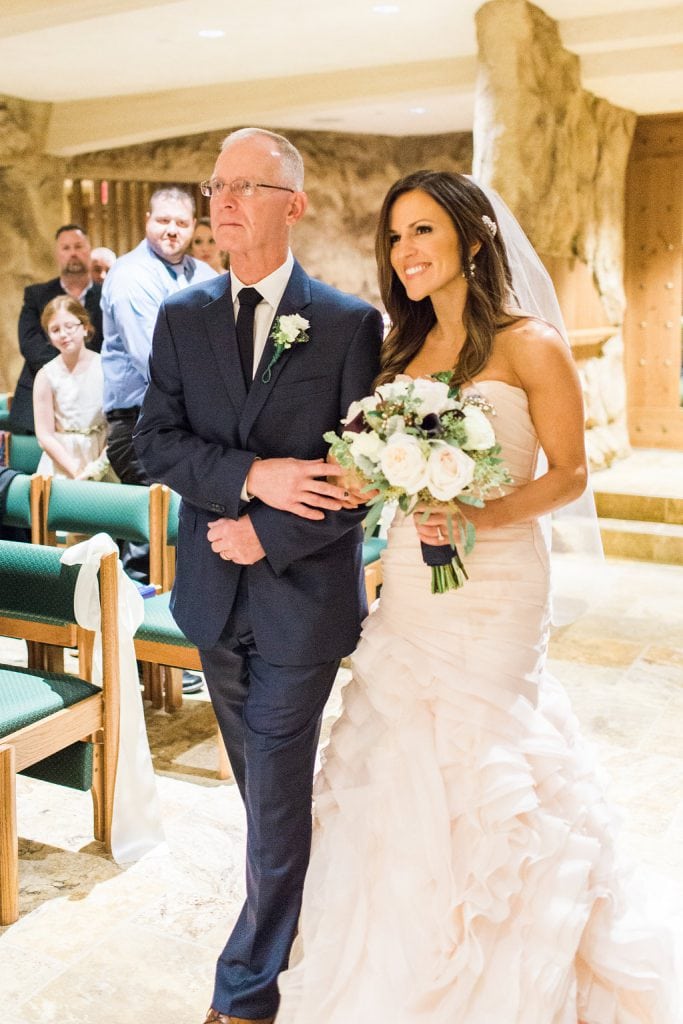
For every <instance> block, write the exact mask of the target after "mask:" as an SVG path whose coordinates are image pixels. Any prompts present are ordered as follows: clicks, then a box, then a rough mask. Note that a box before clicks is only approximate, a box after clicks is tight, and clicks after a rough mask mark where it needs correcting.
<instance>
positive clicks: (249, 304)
mask: <svg viewBox="0 0 683 1024" xmlns="http://www.w3.org/2000/svg"><path fill="white" fill-rule="evenodd" d="M237 298H238V299H239V304H240V308H239V312H238V314H237V323H236V324H235V327H236V329H237V344H238V346H239V350H240V362H241V364H242V373H243V374H244V383H245V384H246V385H247V391H248V390H249V388H250V387H251V381H252V378H253V376H254V309H255V308H256V306H258V304H259V302H260V301H261V299H262V298H263V296H262V295H261V294H260V293H259V292H257V291H256V289H255V288H242V290H241V291H239V292H238V293H237Z"/></svg>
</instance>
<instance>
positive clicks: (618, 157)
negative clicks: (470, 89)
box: [473, 0, 636, 465]
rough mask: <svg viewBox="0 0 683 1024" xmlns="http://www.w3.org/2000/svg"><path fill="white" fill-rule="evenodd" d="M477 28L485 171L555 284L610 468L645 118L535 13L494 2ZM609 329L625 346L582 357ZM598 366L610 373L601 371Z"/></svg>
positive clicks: (623, 438)
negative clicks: (629, 189) (630, 178)
mask: <svg viewBox="0 0 683 1024" xmlns="http://www.w3.org/2000/svg"><path fill="white" fill-rule="evenodd" d="M476 24H477V37H478V43H479V74H478V81H477V93H476V102H475V119H474V160H473V169H474V174H475V176H476V177H477V178H478V179H479V180H480V181H482V182H483V183H484V184H487V185H491V186H493V188H495V189H496V190H497V191H498V192H499V193H500V194H501V195H502V196H503V198H504V199H505V201H506V202H507V203H508V205H509V206H510V208H511V209H512V212H513V213H514V214H515V216H516V217H517V218H518V219H519V221H520V223H521V225H522V227H523V228H524V230H525V232H526V233H527V235H528V236H529V238H530V239H531V241H532V242H533V244H534V246H535V247H536V250H537V251H538V253H539V254H540V255H541V257H542V258H543V260H544V261H545V262H546V265H547V266H548V268H549V270H550V272H551V274H552V275H553V277H554V279H555V283H556V287H557V288H558V293H559V295H560V300H561V302H562V303H563V307H564V311H565V317H566V319H567V322H568V327H569V328H570V330H571V331H572V334H573V339H572V340H573V343H576V344H577V348H576V351H575V354H576V355H577V362H578V363H579V367H580V370H581V371H582V376H583V378H584V383H585V385H586V388H585V390H586V395H587V404H588V424H589V425H590V426H595V427H598V428H600V432H599V434H596V435H595V438H594V440H595V442H596V443H595V444H593V443H592V440H591V437H590V433H591V431H590V430H589V448H590V449H591V458H592V461H593V463H594V464H595V465H607V464H609V462H610V461H611V460H612V459H613V458H614V457H615V456H616V455H619V454H622V453H625V452H626V451H627V450H628V441H627V434H626V419H625V386H624V373H623V365H622V362H623V360H622V345H621V336H620V328H621V324H622V321H623V315H624V306H625V299H624V290H623V265H624V256H623V232H624V190H625V176H626V162H627V159H628V153H629V149H630V146H631V140H632V137H633V131H634V128H635V121H636V116H635V114H633V113H632V112H631V111H627V110H623V109H621V108H619V107H615V106H613V105H612V104H611V103H608V102H607V100H603V99H600V98H598V97H597V96H594V95H593V94H592V93H589V92H587V91H586V90H585V89H584V88H583V87H582V85H581V73H580V64H579V59H578V57H577V56H576V55H575V54H572V53H570V52H569V51H568V50H565V49H564V47H563V46H562V42H561V39H560V34H559V31H558V27H557V23H556V22H554V21H553V20H552V19H551V18H549V17H548V16H547V15H546V14H545V13H544V12H543V11H542V10H540V9H539V8H538V7H536V6H534V5H533V4H530V3H527V2H526V0H491V2H490V3H486V4H484V6H483V7H481V8H480V9H479V11H478V12H477V15H476ZM577 296H578V297H579V301H577ZM610 325H613V327H614V330H613V331H612V332H610V331H609V330H604V332H603V341H604V340H606V339H607V338H609V337H610V333H611V334H612V337H613V338H616V340H613V341H612V342H611V344H610V345H609V346H606V347H605V349H602V350H600V353H599V355H597V356H595V355H594V354H593V355H592V356H590V353H589V350H588V346H587V345H584V352H583V356H584V357H583V358H582V353H581V350H580V347H579V346H580V344H581V342H582V341H584V342H587V341H588V340H590V344H591V345H592V346H593V352H594V350H595V345H596V343H597V337H596V338H590V339H589V337H588V332H589V331H590V330H591V329H593V328H596V329H598V328H600V327H603V328H609V326H610ZM582 330H583V332H584V333H583V335H581V334H580V332H581V331H582ZM589 356H590V357H589ZM596 360H597V361H598V362H600V363H605V365H604V366H595V365H591V364H593V363H595V362H596ZM607 364H609V365H607ZM615 374H616V377H615ZM597 379H601V380H603V381H604V386H605V387H606V388H608V389H609V392H610V393H609V395H608V396H604V395H602V396H601V395H600V393H599V392H600V388H597V392H598V394H597V396H596V384H595V382H596V380H597ZM615 405H616V408H615ZM607 410H609V412H607ZM610 425H613V426H612V427H611V428H610ZM605 428H610V429H608V430H607V431H605ZM598 439H599V440H598Z"/></svg>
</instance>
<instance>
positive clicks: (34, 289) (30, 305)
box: [9, 224, 102, 434]
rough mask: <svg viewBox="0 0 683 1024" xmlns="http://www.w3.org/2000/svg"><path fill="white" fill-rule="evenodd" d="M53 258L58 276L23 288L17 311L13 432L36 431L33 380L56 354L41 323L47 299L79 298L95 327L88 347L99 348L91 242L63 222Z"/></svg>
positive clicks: (98, 287)
mask: <svg viewBox="0 0 683 1024" xmlns="http://www.w3.org/2000/svg"><path fill="white" fill-rule="evenodd" d="M55 260H56V262H57V269H58V270H59V276H58V277H53V278H52V279H51V280H50V281H44V282H43V283H41V284H30V285H29V286H28V288H26V289H25V291H24V305H23V306H22V308H21V313H20V314H19V348H20V349H21V354H22V356H23V357H24V365H23V367H22V369H21V373H20V374H19V380H18V381H17V384H16V388H15V390H14V398H13V400H12V408H11V409H10V414H9V428H10V430H11V431H12V432H13V433H15V434H35V425H34V423H33V381H34V379H35V376H36V374H37V373H38V370H39V369H40V368H41V366H45V363H49V362H50V360H51V359H54V358H55V356H57V355H58V354H59V353H58V352H57V349H56V348H55V347H54V345H53V344H52V343H51V342H50V340H49V339H48V337H47V335H46V334H45V331H44V330H43V328H42V327H41V326H40V317H41V315H42V312H43V310H44V309H45V307H46V306H47V304H48V302H50V300H51V299H55V298H56V297H57V296H58V295H71V296H72V297H73V298H74V299H78V301H79V302H81V303H82V304H83V305H84V306H85V308H86V309H87V311H88V313H89V314H90V319H91V321H92V325H93V327H94V328H95V333H94V334H93V336H92V338H91V339H90V341H88V343H87V346H88V348H91V349H93V350H94V351H95V352H99V351H100V349H101V347H102V310H101V309H100V295H101V291H102V288H101V285H99V284H95V283H94V282H93V281H92V278H91V276H90V242H89V241H88V236H87V235H86V233H85V232H84V230H83V228H81V227H79V226H78V224H63V225H62V227H61V228H58V229H57V233H56V235H55Z"/></svg>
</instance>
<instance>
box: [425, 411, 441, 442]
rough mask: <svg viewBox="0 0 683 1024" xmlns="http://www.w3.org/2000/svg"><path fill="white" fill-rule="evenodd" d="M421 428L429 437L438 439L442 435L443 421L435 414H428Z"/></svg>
mask: <svg viewBox="0 0 683 1024" xmlns="http://www.w3.org/2000/svg"><path fill="white" fill-rule="evenodd" d="M420 426H421V427H422V429H423V430H424V431H425V433H426V434H427V435H428V436H429V437H438V436H439V434H441V433H442V428H441V420H440V419H439V417H438V415H437V414H436V413H435V412H428V413H427V415H426V416H425V418H424V419H423V420H422V423H421V424H420Z"/></svg>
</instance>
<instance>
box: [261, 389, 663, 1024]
mask: <svg viewBox="0 0 683 1024" xmlns="http://www.w3.org/2000/svg"><path fill="white" fill-rule="evenodd" d="M477 389H478V390H480V391H481V393H482V394H484V395H485V397H486V398H487V399H489V400H490V402H491V404H492V405H493V406H494V408H495V409H496V412H497V415H496V417H495V420H494V421H493V422H494V426H495V429H496V434H497V437H498V440H499V442H500V443H501V444H502V447H503V456H504V458H505V460H506V463H507V466H508V468H509V469H510V471H511V473H512V475H513V477H514V480H515V483H516V484H517V485H522V484H524V483H526V482H527V481H529V480H530V479H531V478H533V476H534V469H535V464H536V459H537V455H538V440H537V437H536V434H535V431H534V427H533V424H532V421H531V418H530V415H529V409H528V403H527V398H526V394H525V393H524V391H522V390H521V389H519V388H515V387H512V386H511V385H508V384H505V383H502V382H499V381H485V382H480V383H479V384H477ZM466 564H467V570H468V573H469V576H470V579H469V582H467V583H466V584H465V586H464V588H462V589H461V590H458V591H451V592H449V593H447V594H437V595H432V594H431V593H430V570H429V568H427V567H426V566H425V565H424V564H423V561H422V558H421V553H420V548H419V540H418V537H417V534H416V531H415V528H414V525H413V523H412V521H411V520H409V519H407V520H403V519H402V518H401V517H400V516H399V517H398V518H397V520H396V521H395V523H394V525H393V526H392V528H391V530H390V534H389V543H388V547H387V550H386V552H385V554H384V556H383V572H384V587H383V590H382V596H381V600H380V603H379V608H378V610H377V611H375V612H374V613H373V614H372V615H371V616H370V617H369V618H368V619H367V620H366V622H365V626H364V630H363V636H362V640H361V642H360V645H359V647H358V650H357V653H356V654H355V656H354V658H353V680H352V682H350V683H349V684H348V685H347V687H346V688H345V690H344V692H343V702H344V704H343V713H342V715H341V717H340V719H339V720H338V721H337V723H336V724H335V727H334V729H333V731H332V736H331V740H330V743H329V746H328V747H327V750H326V752H325V753H324V755H323V767H322V769H321V772H320V774H319V776H318V778H317V782H316V789H315V819H316V826H315V829H314V840H313V853H312V859H311V865H310V869H309V872H308V875H307V879H306V885H305V890H304V898H303V908H302V912H301V920H300V931H299V935H298V938H297V940H296V943H295V946H294V950H293V953H292V959H291V962H290V969H289V970H288V971H286V972H285V973H284V974H282V975H281V976H280V989H281V993H282V1002H281V1007H280V1011H279V1013H278V1016H277V1024H323V1022H324V1024H577V1021H578V1020H581V1021H584V1022H587V1024H645V1022H647V1024H674V1022H678V1021H679V1016H678V1012H677V1011H676V1010H675V1009H674V1006H673V1002H674V995H673V991H672V989H673V968H672V964H671V950H670V948H669V945H668V942H667V940H666V939H665V938H664V937H663V936H662V935H658V934H656V933H655V932H654V931H652V930H646V929H644V928H643V927H641V925H640V924H639V923H638V921H637V920H635V919H633V918H632V917H631V914H630V911H629V906H628V905H627V904H625V903H624V902H622V894H621V891H620V882H619V877H618V872H617V870H616V867H615V863H614V851H613V839H612V833H611V826H610V813H609V810H608V807H607V806H606V804H605V800H604V797H603V794H602V790H601V788H600V785H599V784H598V781H597V777H596V768H595V765H594V763H593V760H592V757H591V755H590V753H589V752H588V751H587V750H586V749H585V747H584V745H583V743H582V740H581V736H580V734H579V729H578V724H577V721H576V718H575V717H574V715H573V713H572V710H571V707H570V704H569V701H568V699H567V696H566V694H565V692H564V690H563V689H562V687H561V686H560V685H559V684H558V683H557V681H556V680H554V679H553V678H552V677H551V676H549V675H548V674H547V672H546V670H545V661H546V648H547V641H548V632H549V625H550V621H549V556H548V551H547V548H546V544H545V541H544V538H543V536H542V532H541V529H540V527H539V526H538V524H537V523H534V524H520V525H515V526H510V527H505V528H502V529H498V530H495V531H490V532H486V533H482V534H481V535H480V537H479V538H478V540H477V543H476V546H475V549H474V551H473V553H472V555H471V556H470V557H469V558H468V559H467V560H466Z"/></svg>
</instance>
